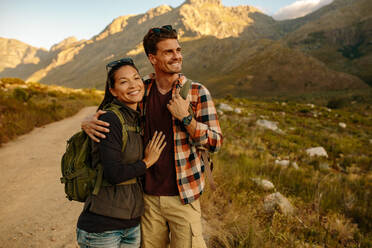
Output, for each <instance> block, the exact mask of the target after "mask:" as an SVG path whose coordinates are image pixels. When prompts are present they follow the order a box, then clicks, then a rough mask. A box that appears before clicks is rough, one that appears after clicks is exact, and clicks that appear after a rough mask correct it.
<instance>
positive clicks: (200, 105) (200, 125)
mask: <svg viewBox="0 0 372 248" xmlns="http://www.w3.org/2000/svg"><path fill="white" fill-rule="evenodd" d="M195 120H196V129H195V133H194V135H193V136H192V137H191V139H192V142H193V143H194V145H196V146H203V147H205V148H207V149H208V150H209V152H217V151H218V150H219V149H220V148H221V146H222V140H223V136H222V132H221V127H220V124H219V121H218V117H217V111H216V108H215V105H214V103H213V100H212V97H211V94H210V93H209V91H208V89H207V88H205V87H204V86H203V85H199V86H198V100H197V104H196V112H195Z"/></svg>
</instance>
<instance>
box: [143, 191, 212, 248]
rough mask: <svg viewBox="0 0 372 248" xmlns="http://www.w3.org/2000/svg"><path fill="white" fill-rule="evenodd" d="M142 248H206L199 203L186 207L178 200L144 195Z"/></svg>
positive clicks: (174, 197)
mask: <svg viewBox="0 0 372 248" xmlns="http://www.w3.org/2000/svg"><path fill="white" fill-rule="evenodd" d="M144 202H145V213H144V215H143V216H142V218H141V231H142V246H141V247H142V248H166V247H169V245H170V247H171V248H206V245H205V242H204V239H203V236H202V227H201V211H200V202H199V200H196V201H194V202H192V203H190V204H186V205H183V204H182V203H181V201H180V198H179V196H151V195H146V194H145V195H144Z"/></svg>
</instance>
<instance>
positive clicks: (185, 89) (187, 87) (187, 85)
mask: <svg viewBox="0 0 372 248" xmlns="http://www.w3.org/2000/svg"><path fill="white" fill-rule="evenodd" d="M191 83H192V81H191V80H190V79H187V80H186V83H185V84H184V85H183V86H182V88H181V90H180V96H182V98H183V99H186V98H187V95H188V94H189V90H190V87H191Z"/></svg>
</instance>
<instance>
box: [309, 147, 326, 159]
mask: <svg viewBox="0 0 372 248" xmlns="http://www.w3.org/2000/svg"><path fill="white" fill-rule="evenodd" d="M306 153H307V154H308V155H309V156H310V157H314V156H318V157H327V158H328V154H327V152H326V150H325V149H324V148H323V147H321V146H319V147H312V148H309V149H307V150H306Z"/></svg>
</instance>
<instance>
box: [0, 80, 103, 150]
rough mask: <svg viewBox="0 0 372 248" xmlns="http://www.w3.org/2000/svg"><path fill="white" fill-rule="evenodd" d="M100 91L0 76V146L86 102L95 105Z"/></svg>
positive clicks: (81, 106) (73, 110)
mask: <svg viewBox="0 0 372 248" xmlns="http://www.w3.org/2000/svg"><path fill="white" fill-rule="evenodd" d="M102 97H103V92H102V91H97V90H92V89H68V88H64V87H61V86H53V85H45V84H40V83H26V82H24V81H22V80H21V79H18V78H1V79H0V146H1V144H2V143H6V142H8V141H10V140H12V139H13V138H15V137H17V136H19V135H22V134H25V133H28V132H30V131H31V130H32V129H34V128H35V127H41V126H43V125H45V124H48V123H51V122H54V121H58V120H61V119H64V118H66V117H69V116H72V115H74V114H75V113H76V112H78V110H80V109H81V108H83V107H85V106H92V105H93V106H97V105H98V104H99V103H100V101H101V100H102Z"/></svg>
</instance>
